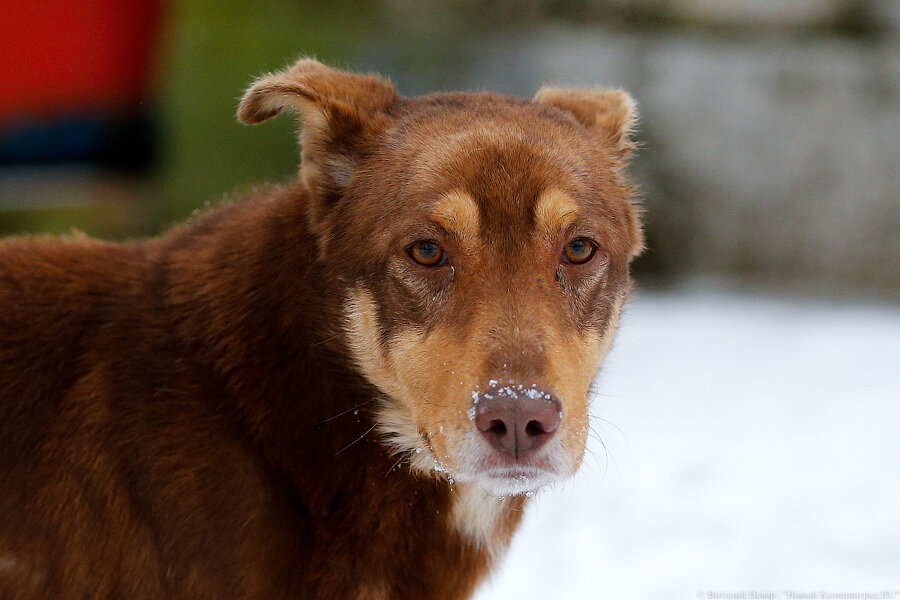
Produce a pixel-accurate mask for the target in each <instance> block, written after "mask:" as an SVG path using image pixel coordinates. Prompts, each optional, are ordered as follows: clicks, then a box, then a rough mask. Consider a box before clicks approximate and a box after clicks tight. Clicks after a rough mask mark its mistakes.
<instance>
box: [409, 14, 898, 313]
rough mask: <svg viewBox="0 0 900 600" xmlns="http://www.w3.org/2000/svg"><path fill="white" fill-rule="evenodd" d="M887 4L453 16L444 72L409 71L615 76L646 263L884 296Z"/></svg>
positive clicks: (523, 80) (529, 85)
mask: <svg viewBox="0 0 900 600" xmlns="http://www.w3.org/2000/svg"><path fill="white" fill-rule="evenodd" d="M494 4H497V3H494ZM500 4H501V5H503V3H502V2H501V3H500ZM533 4H534V3H533ZM536 4H537V5H540V4H541V3H540V2H538V3H536ZM898 4H900V3H897V2H892V1H877V0H876V1H871V2H856V3H854V2H846V1H843V2H842V1H840V0H797V1H792V2H783V1H781V0H777V1H776V0H764V1H763V0H759V1H754V2H743V1H741V2H739V1H737V0H709V1H704V2H697V1H693V0H667V1H663V0H638V1H634V2H623V1H618V2H616V1H614V2H606V3H600V2H594V3H591V2H587V3H582V16H584V15H588V16H590V15H594V16H595V17H597V18H594V19H592V18H583V19H580V20H581V21H582V22H581V23H580V24H574V22H575V21H579V19H576V18H571V19H553V20H541V19H540V18H538V17H534V16H533V15H532V17H530V21H532V22H528V20H526V21H525V22H523V23H522V24H521V25H519V26H516V27H507V28H505V29H503V30H502V31H503V32H502V33H497V32H496V31H488V32H485V31H479V32H476V33H474V34H473V33H472V32H468V33H467V32H466V25H465V24H463V25H462V26H460V28H459V38H458V40H457V41H459V42H460V45H464V46H465V50H464V51H459V50H456V51H455V54H454V53H451V54H448V62H451V61H452V64H451V65H448V68H447V69H446V72H445V73H443V74H438V75H435V74H433V73H432V74H431V78H432V80H431V81H428V82H425V83H424V84H423V82H422V81H421V80H417V79H416V77H415V76H412V77H410V79H409V80H408V81H407V82H405V83H407V84H409V85H408V86H407V87H411V88H413V90H412V91H419V89H416V88H421V87H431V88H433V87H435V85H436V84H438V85H440V84H443V85H444V87H459V86H463V87H469V88H476V89H492V90H501V91H505V92H508V93H512V94H515V95H520V96H530V95H532V94H533V93H534V91H535V90H536V89H537V88H538V87H539V86H540V85H541V84H542V83H545V82H556V83H560V84H586V85H597V84H601V85H611V86H623V87H625V88H626V89H628V90H630V91H631V92H632V93H633V94H634V96H635V97H636V98H637V100H638V103H639V105H640V108H641V114H642V122H641V127H640V133H639V137H640V139H641V140H642V141H643V143H644V147H643V149H642V150H641V152H640V153H639V154H638V156H637V159H636V162H635V170H636V174H637V177H638V179H639V180H640V182H641V185H642V188H643V190H644V192H645V201H646V206H647V208H648V215H647V222H648V228H647V229H648V233H649V238H650V251H649V252H648V253H647V255H646V256H645V257H644V258H643V259H642V260H643V264H642V266H643V268H644V269H645V270H651V271H655V272H657V273H659V274H660V275H670V276H673V277H677V276H679V275H682V274H686V275H689V276H692V275H707V274H715V275H721V274H728V275H735V276H737V277H739V278H741V279H745V280H751V281H753V282H755V283H756V282H759V281H771V282H773V283H777V284H785V283H797V284H800V285H803V286H813V287H818V288H823V289H829V290H832V291H837V292H840V291H842V290H843V291H849V292H850V293H853V291H854V290H859V289H865V290H870V291H877V292H881V293H887V294H890V295H894V294H898V292H900V178H898V164H900V160H898V159H900V35H898V32H900V28H898V24H900V18H898V15H900V9H898ZM585 6H586V8H585ZM626 7H627V10H625V8H626ZM532 8H533V12H539V10H538V9H534V7H532ZM495 10H496V8H495ZM501 12H502V11H501ZM510 14H512V13H510ZM629 15H633V16H634V22H633V23H632V22H631V21H629V19H628V16H629ZM648 16H652V17H655V18H656V21H653V22H651V23H649V24H648V22H647V18H648ZM417 27H418V28H419V29H420V30H422V31H427V30H428V29H429V27H430V26H429V24H428V23H427V22H426V23H422V22H420V21H417ZM401 83H404V82H403V81H401ZM897 297H898V298H900V295H898V296H897Z"/></svg>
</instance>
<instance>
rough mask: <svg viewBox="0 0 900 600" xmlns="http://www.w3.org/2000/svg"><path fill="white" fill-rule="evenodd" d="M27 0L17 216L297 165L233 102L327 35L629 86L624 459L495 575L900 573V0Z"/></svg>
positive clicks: (812, 579)
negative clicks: (634, 289) (630, 240)
mask: <svg viewBox="0 0 900 600" xmlns="http://www.w3.org/2000/svg"><path fill="white" fill-rule="evenodd" d="M0 8H2V14H3V15H4V17H3V19H2V20H0V82H3V83H2V91H0V234H13V233H34V232H53V233H65V232H69V231H72V230H73V229H78V230H81V231H84V232H86V233H89V234H93V235H98V236H102V237H105V238H111V239H123V238H128V237H133V236H139V235H149V234H155V233H158V232H160V231H162V230H164V229H165V228H167V227H169V226H170V225H171V224H172V223H174V222H176V221H179V220H183V219H185V218H187V217H188V216H189V215H190V214H191V213H192V211H195V210H197V209H198V208H201V207H203V206H205V205H208V204H210V203H215V202H217V201H219V200H220V199H222V198H223V197H224V196H225V195H227V194H228V193H229V192H231V191H233V190H235V189H240V188H246V187H250V186H252V185H253V184H258V183H260V182H263V181H278V180H283V179H285V178H287V177H288V176H290V175H291V174H293V173H294V172H295V171H296V169H297V163H298V149H297V145H296V137H295V131H296V125H295V124H294V123H293V122H292V121H291V119H289V118H281V119H276V120H273V121H271V122H268V123H265V124H263V125H260V126H258V127H253V128H247V127H242V126H240V125H239V124H238V123H237V122H236V121H235V119H234V116H233V115H234V111H235V108H236V105H237V100H238V98H239V97H240V95H241V93H242V91H243V90H244V89H245V88H246V86H247V85H248V84H249V83H250V81H251V80H252V79H253V78H254V77H255V76H257V75H259V74H261V73H263V72H266V71H269V70H273V69H279V68H281V67H283V66H285V65H286V64H288V63H290V62H292V61H293V60H294V59H295V58H296V57H297V56H298V55H300V54H303V55H311V56H315V57H317V58H319V59H320V60H323V61H325V62H328V63H330V64H332V65H335V66H345V67H350V68H354V69H357V70H363V71H370V70H371V71H378V72H381V73H383V74H386V75H389V76H390V77H391V78H392V79H393V81H394V82H395V83H396V84H397V85H398V87H399V88H400V90H401V92H403V93H406V94H419V93H424V92H432V91H440V90H450V89H458V88H472V89H488V90H494V91H499V92H505V93H509V94H514V95H518V96H525V97H530V96H531V95H533V94H534V92H535V91H536V90H537V88H538V87H539V86H540V85H541V84H543V83H547V82H551V83H560V84H568V85H577V84H586V85H597V84H602V85H608V86H623V87H625V88H626V89H628V90H629V91H631V92H632V93H633V95H634V96H635V97H636V98H637V100H638V103H639V106H640V111H641V125H640V132H639V135H638V137H639V139H640V140H641V141H642V144H643V147H642V149H641V150H640V152H639V153H638V154H637V156H636V158H635V162H634V169H633V173H634V175H635V178H636V179H637V180H638V181H639V183H640V186H641V189H642V190H643V195H644V200H645V205H646V207H647V214H646V230H647V234H648V241H649V250H648V251H647V252H646V253H645V254H644V256H642V257H641V258H640V259H639V262H638V264H637V265H636V271H637V279H638V282H639V285H640V288H641V290H642V293H641V294H640V295H639V296H638V298H637V300H636V301H635V302H634V303H633V305H632V309H631V312H630V313H629V315H628V316H627V317H626V319H625V323H624V326H623V329H622V333H621V337H620V342H619V347H617V349H616V350H615V351H614V354H613V356H612V357H611V359H610V363H609V365H608V366H607V368H606V370H605V371H604V376H603V377H602V378H601V382H600V385H599V388H600V390H601V396H600V397H599V399H598V400H597V401H596V405H597V411H596V413H597V414H598V420H597V422H596V423H595V426H596V427H595V431H594V435H593V437H594V438H596V439H595V440H593V441H592V442H591V444H592V447H591V448H589V450H590V451H591V453H592V454H596V455H597V456H598V457H599V460H598V461H595V462H597V465H596V467H595V466H592V464H593V462H592V460H588V463H589V464H588V465H587V466H586V467H585V470H586V471H587V473H588V474H587V475H583V476H581V477H582V478H581V479H579V480H578V481H576V483H574V484H572V485H571V486H569V487H567V488H564V489H562V490H554V491H551V492H548V493H547V494H546V495H545V496H544V497H541V498H538V502H537V505H538V506H537V509H536V510H535V511H533V512H532V513H529V517H528V521H527V522H526V527H525V530H524V532H523V533H522V534H521V536H520V537H521V538H522V539H524V540H528V542H526V543H523V544H522V545H518V546H516V548H515V549H514V552H513V554H512V555H511V557H510V558H509V560H508V562H507V563H506V566H505V567H504V570H503V571H502V572H501V573H500V575H498V578H497V579H496V580H495V581H494V583H493V585H492V586H488V587H486V588H484V589H483V590H482V592H481V594H482V597H484V598H489V597H490V598H494V597H497V598H503V597H509V596H510V595H511V594H513V593H516V594H518V597H525V598H547V597H551V596H550V595H547V594H553V596H552V597H567V598H597V597H607V596H609V597H617V598H643V597H646V598H680V597H691V598H693V597H697V593H698V592H701V591H703V590H712V591H715V589H716V588H714V587H710V586H716V585H718V586H720V587H721V588H722V591H735V590H740V589H741V588H742V586H756V587H757V589H758V590H759V591H765V590H767V589H769V588H770V587H771V588H772V589H773V590H775V588H777V587H778V586H782V588H781V589H780V593H782V594H784V593H785V591H786V590H787V587H785V586H789V585H790V586H794V587H795V588H797V591H801V592H802V591H803V588H804V586H807V587H812V588H816V587H817V586H818V587H819V588H822V589H827V588H825V587H824V586H828V585H833V586H837V587H839V588H841V589H849V590H854V589H860V590H866V589H868V588H869V587H873V586H893V588H892V589H894V590H900V575H898V574H900V522H898V517H897V515H896V513H897V511H896V504H897V497H898V492H900V483H898V482H900V468H898V458H897V457H898V456H900V443H898V442H897V438H898V435H897V428H898V422H900V408H898V399H900V378H898V376H897V366H898V365H900V308H898V306H900V180H898V175H897V173H898V158H900V156H898V154H900V141H898V140H900V2H897V1H895V0H523V1H513V0H484V1H475V0H444V1H440V0H415V1H413V0H377V1H372V2H361V1H346V0H331V1H327V2H313V1H311V0H255V1H254V2H211V1H208V0H207V1H203V0H170V1H165V2H162V1H144V0H128V1H122V0H82V1H80V2H77V3H76V2H69V1H68V0H35V1H33V2H30V3H28V2H15V1H11V0H0ZM0 310H2V307H0ZM639 342H640V343H639ZM648 373H654V374H657V375H659V378H657V377H648V376H647V374H648ZM613 417H615V418H613ZM604 419H605V420H604ZM610 420H614V421H615V427H611V426H610V424H609V421H610ZM685 432H687V433H685ZM673 450H675V451H674V452H673ZM610 464H613V465H616V467H615V468H612V467H610ZM600 465H602V468H601V467H600ZM591 473H593V476H592V475H591ZM592 477H593V478H592ZM748 477H749V478H750V479H748ZM586 482H587V483H586ZM664 499H665V500H664ZM552 507H557V508H552ZM559 507H565V509H566V510H564V511H563V510H561V509H560V508H559ZM611 519H615V521H614V522H613V521H611ZM779 540H780V541H779ZM520 541H521V540H520ZM551 566H552V570H549V569H550V568H551ZM541 567H547V568H546V569H542V568H541ZM548 582H551V583H552V586H551V585H549V584H548ZM566 585H568V586H569V587H565V586H566ZM542 586H543V587H542ZM560 586H562V588H560ZM704 586H706V587H704ZM560 589H563V590H568V591H567V592H566V594H564V595H561V596H560V595H558V594H559V593H560ZM878 589H879V590H881V589H882V588H881V587H879V588H878ZM775 591H778V590H775ZM819 591H822V590H821V589H820V590H819ZM610 594H612V595H610ZM819 597H822V596H819ZM896 597H897V598H900V591H898V592H897V596H896Z"/></svg>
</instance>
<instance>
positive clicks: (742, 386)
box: [477, 292, 900, 600]
mask: <svg viewBox="0 0 900 600" xmlns="http://www.w3.org/2000/svg"><path fill="white" fill-rule="evenodd" d="M599 387H600V392H601V393H600V395H599V396H598V397H597V398H596V399H595V400H594V402H593V411H592V412H593V414H594V415H595V416H596V417H602V418H603V419H607V420H608V421H609V422H611V423H607V422H604V421H602V420H600V419H599V418H595V419H594V426H593V428H594V430H595V431H596V432H597V434H599V436H600V437H601V438H602V440H603V442H604V443H605V444H606V447H607V448H608V454H607V452H605V451H604V448H603V446H602V445H601V444H600V443H599V442H598V441H597V440H594V439H592V440H591V442H590V444H589V450H588V452H589V454H588V456H587V457H586V460H585V465H584V467H583V468H582V470H581V472H580V473H579V475H578V476H577V477H576V478H575V479H574V480H572V481H571V482H569V483H567V484H566V485H564V486H561V487H558V488H556V489H551V490H547V491H543V492H541V493H540V494H539V495H538V497H537V498H536V499H535V500H534V502H533V504H532V505H531V506H530V507H529V511H528V514H527V516H526V519H525V523H524V525H523V527H522V528H521V529H520V530H519V532H518V534H517V535H516V537H515V539H514V540H513V545H512V549H511V551H510V552H509V554H508V555H507V558H506V560H505V562H504V564H503V566H502V568H501V569H500V570H499V571H498V572H497V573H496V574H495V576H494V578H493V580H492V581H491V582H489V583H488V584H486V585H485V586H484V587H483V588H482V589H481V590H480V592H479V594H478V595H477V598H478V600H492V599H509V598H516V599H518V600H522V599H540V600H550V599H553V600H555V599H566V600H569V599H571V600H582V599H590V600H602V599H614V600H630V599H633V598H634V599H645V598H646V599H652V600H680V599H689V598H715V597H717V596H716V593H728V594H736V593H741V592H745V593H746V594H745V595H744V596H718V597H721V598H725V597H745V598H752V597H753V596H751V595H750V592H754V591H755V592H758V593H760V596H758V597H772V598H790V597H791V596H790V595H789V594H788V593H787V592H789V591H790V592H794V593H801V594H809V593H814V594H815V595H812V596H794V597H816V598H827V597H829V596H827V595H825V594H823V592H831V593H837V592H856V593H859V592H873V593H875V594H879V595H878V596H877V597H879V598H880V597H881V596H880V594H881V592H882V591H886V592H893V593H894V595H893V596H891V595H886V596H885V597H893V598H895V599H896V600H900V308H897V307H891V306H878V305H866V306H862V305H859V306H854V305H846V304H836V303H835V304H830V303H821V302H812V301H800V300H794V301H787V300H772V299H766V298H755V297H747V296H740V295H729V294H724V293H715V292H689V293H681V294H675V295H654V294H647V293H645V294H643V295H641V296H640V297H639V298H638V299H637V300H636V301H634V302H633V303H632V304H631V307H630V310H629V312H628V314H627V315H626V317H625V319H624V321H623V326H622V329H621V331H620V334H619V338H618V341H617V343H616V347H615V349H614V350H613V352H612V354H611V355H610V357H609V359H608V361H607V363H606V365H605V367H604V372H603V375H602V376H601V380H600V386H599ZM607 456H608V459H607ZM710 592H713V593H712V594H710ZM704 594H705V595H704ZM768 594H772V595H771V596H769V595H768ZM835 597H844V598H846V597H863V596H835Z"/></svg>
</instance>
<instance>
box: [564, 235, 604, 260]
mask: <svg viewBox="0 0 900 600" xmlns="http://www.w3.org/2000/svg"><path fill="white" fill-rule="evenodd" d="M596 250H597V246H596V244H594V242H592V241H591V240H589V239H587V238H577V239H574V240H572V241H571V242H569V243H568V244H566V247H565V248H564V249H563V260H565V261H566V262H567V263H571V264H573V265H581V264H584V263H586V262H587V261H589V260H591V258H592V257H593V256H594V252H596Z"/></svg>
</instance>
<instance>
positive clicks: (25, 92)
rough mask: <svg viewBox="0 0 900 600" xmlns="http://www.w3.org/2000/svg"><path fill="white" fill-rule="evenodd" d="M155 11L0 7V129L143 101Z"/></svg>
mask: <svg viewBox="0 0 900 600" xmlns="http://www.w3.org/2000/svg"><path fill="white" fill-rule="evenodd" d="M161 13H162V10H161V3H160V2H158V1H142V0H74V1H73V0H31V1H27V0H26V1H24V2H23V1H22V0H0V15H3V17H2V19H0V82H2V83H0V124H2V123H4V122H8V121H10V120H12V119H23V118H24V119H40V118H44V117H52V116H57V115H61V114H70V113H73V112H85V111H88V112H118V111H123V110H124V111H127V110H129V109H131V108H134V107H136V106H137V105H138V104H139V103H141V101H142V100H144V99H146V98H147V96H148V94H149V90H150V84H151V79H152V77H151V73H152V66H153V59H154V54H155V48H156V44H155V42H156V38H157V30H158V28H159V26H160V23H161Z"/></svg>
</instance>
